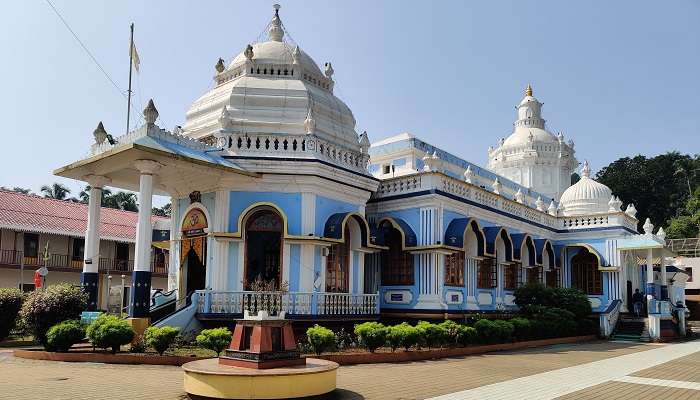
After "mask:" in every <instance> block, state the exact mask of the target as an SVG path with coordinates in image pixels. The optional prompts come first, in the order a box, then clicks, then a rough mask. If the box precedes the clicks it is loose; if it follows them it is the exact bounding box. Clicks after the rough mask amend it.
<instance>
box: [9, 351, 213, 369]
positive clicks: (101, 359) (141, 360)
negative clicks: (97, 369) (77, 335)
mask: <svg viewBox="0 0 700 400" xmlns="http://www.w3.org/2000/svg"><path fill="white" fill-rule="evenodd" d="M14 355H15V357H18V358H27V359H31V360H49V361H65V362H93V363H105V364H148V365H173V366H180V365H182V364H185V363H188V362H190V361H195V360H202V359H205V358H211V357H197V356H194V357H193V356H190V357H186V356H173V355H163V356H160V355H158V354H150V353H117V354H111V353H108V352H94V351H92V349H91V348H89V349H87V348H78V349H74V350H71V351H69V352H65V353H58V352H53V351H44V350H39V349H36V350H15V351H14Z"/></svg>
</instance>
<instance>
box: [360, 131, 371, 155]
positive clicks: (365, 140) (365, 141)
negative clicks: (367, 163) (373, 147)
mask: <svg viewBox="0 0 700 400" xmlns="http://www.w3.org/2000/svg"><path fill="white" fill-rule="evenodd" d="M369 146H370V143H369V137H368V136H367V131H364V132H362V134H361V135H360V151H362V153H363V154H367V152H368V151H369Z"/></svg>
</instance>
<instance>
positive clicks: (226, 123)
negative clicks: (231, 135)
mask: <svg viewBox="0 0 700 400" xmlns="http://www.w3.org/2000/svg"><path fill="white" fill-rule="evenodd" d="M219 124H221V127H222V128H223V129H229V128H230V127H231V113H230V112H229V111H228V107H226V106H224V109H223V110H221V115H220V116H219Z"/></svg>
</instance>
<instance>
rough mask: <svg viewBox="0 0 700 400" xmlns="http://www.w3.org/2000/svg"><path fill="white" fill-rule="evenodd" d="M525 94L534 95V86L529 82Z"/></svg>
mask: <svg viewBox="0 0 700 400" xmlns="http://www.w3.org/2000/svg"><path fill="white" fill-rule="evenodd" d="M525 96H530V97H532V86H530V84H529V83H528V84H527V88H525Z"/></svg>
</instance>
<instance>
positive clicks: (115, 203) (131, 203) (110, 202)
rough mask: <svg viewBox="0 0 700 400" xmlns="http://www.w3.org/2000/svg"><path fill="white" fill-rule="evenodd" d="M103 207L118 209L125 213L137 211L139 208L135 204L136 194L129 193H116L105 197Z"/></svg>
mask: <svg viewBox="0 0 700 400" xmlns="http://www.w3.org/2000/svg"><path fill="white" fill-rule="evenodd" d="M105 207H110V208H118V209H120V210H125V211H138V210H139V206H138V205H137V203H136V193H130V192H116V193H114V194H113V195H110V196H108V197H106V204H105Z"/></svg>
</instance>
